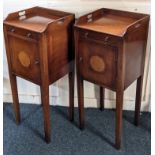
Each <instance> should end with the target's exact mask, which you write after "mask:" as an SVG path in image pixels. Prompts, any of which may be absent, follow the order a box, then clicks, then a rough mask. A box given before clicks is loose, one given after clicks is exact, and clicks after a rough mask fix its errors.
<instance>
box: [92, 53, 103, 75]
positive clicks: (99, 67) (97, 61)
mask: <svg viewBox="0 0 155 155" xmlns="http://www.w3.org/2000/svg"><path fill="white" fill-rule="evenodd" d="M90 65H91V68H92V69H93V70H94V71H96V72H103V71H104V70H105V62H104V60H103V59H102V58H101V57H99V56H92V57H91V58H90Z"/></svg>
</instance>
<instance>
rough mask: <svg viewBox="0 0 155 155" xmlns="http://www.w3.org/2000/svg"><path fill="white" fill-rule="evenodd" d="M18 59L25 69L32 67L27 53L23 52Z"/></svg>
mask: <svg viewBox="0 0 155 155" xmlns="http://www.w3.org/2000/svg"><path fill="white" fill-rule="evenodd" d="M18 59H19V62H20V63H21V64H22V65H23V66H24V67H29V66H30V63H31V61H30V57H29V56H28V54H27V53H25V52H24V51H21V52H20V53H19V54H18Z"/></svg>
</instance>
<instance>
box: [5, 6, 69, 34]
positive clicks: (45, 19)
mask: <svg viewBox="0 0 155 155" xmlns="http://www.w3.org/2000/svg"><path fill="white" fill-rule="evenodd" d="M68 15H70V14H69V13H66V12H62V11H56V10H51V9H50V10H49V9H45V8H41V7H34V8H31V9H26V10H23V11H20V12H15V13H11V14H9V15H8V17H7V18H6V19H5V21H4V23H5V24H7V25H10V26H15V27H19V28H24V29H27V30H32V31H35V32H43V31H44V30H45V29H46V28H47V26H48V24H50V23H52V22H55V21H57V20H59V19H61V18H63V17H65V16H68Z"/></svg>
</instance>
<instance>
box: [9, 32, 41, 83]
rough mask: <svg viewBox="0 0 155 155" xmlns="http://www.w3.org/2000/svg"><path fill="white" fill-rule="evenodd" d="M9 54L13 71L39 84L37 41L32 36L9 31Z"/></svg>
mask: <svg viewBox="0 0 155 155" xmlns="http://www.w3.org/2000/svg"><path fill="white" fill-rule="evenodd" d="M8 41H9V51H10V52H9V54H10V58H11V66H12V70H13V72H14V73H15V74H16V75H18V76H20V77H22V78H25V79H27V80H30V81H32V82H35V83H37V84H39V82H40V70H39V66H38V65H39V54H38V52H39V51H38V46H37V42H36V41H35V40H33V39H32V38H30V36H27V37H26V36H22V35H20V34H17V33H13V34H11V33H9V32H8Z"/></svg>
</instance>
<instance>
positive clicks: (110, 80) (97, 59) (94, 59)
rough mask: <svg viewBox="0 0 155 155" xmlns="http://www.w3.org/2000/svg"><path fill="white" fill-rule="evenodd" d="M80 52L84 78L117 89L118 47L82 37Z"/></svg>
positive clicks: (80, 63) (81, 70)
mask: <svg viewBox="0 0 155 155" xmlns="http://www.w3.org/2000/svg"><path fill="white" fill-rule="evenodd" d="M78 52H79V53H78V58H77V59H78V60H77V61H79V69H80V74H81V75H82V76H83V78H84V79H86V80H88V81H91V82H94V83H96V84H100V85H104V86H105V87H108V88H112V89H115V82H116V70H117V68H116V67H117V48H116V47H113V46H109V45H107V44H106V45H105V44H104V43H101V42H96V41H94V40H91V39H80V40H79V47H78Z"/></svg>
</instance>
